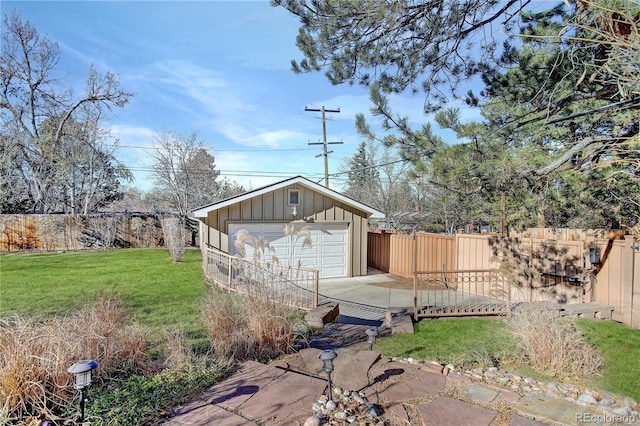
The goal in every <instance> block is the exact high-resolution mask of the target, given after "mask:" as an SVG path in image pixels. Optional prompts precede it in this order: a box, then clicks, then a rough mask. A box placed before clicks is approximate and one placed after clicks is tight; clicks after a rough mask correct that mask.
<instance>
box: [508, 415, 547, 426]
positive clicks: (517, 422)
mask: <svg viewBox="0 0 640 426" xmlns="http://www.w3.org/2000/svg"><path fill="white" fill-rule="evenodd" d="M545 425H546V423H541V422H538V421H535V420H531V419H528V418H526V417H522V416H519V415H517V414H516V415H515V416H513V417H511V422H509V426H545Z"/></svg>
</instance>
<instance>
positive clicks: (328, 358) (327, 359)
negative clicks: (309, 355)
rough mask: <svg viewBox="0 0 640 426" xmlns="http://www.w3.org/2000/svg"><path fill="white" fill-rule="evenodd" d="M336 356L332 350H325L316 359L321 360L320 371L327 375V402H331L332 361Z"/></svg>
mask: <svg viewBox="0 0 640 426" xmlns="http://www.w3.org/2000/svg"><path fill="white" fill-rule="evenodd" d="M337 356H338V354H337V353H335V352H334V351H333V350H331V349H325V350H324V351H322V352H320V354H319V355H318V358H320V359H321V360H322V369H323V370H324V372H325V373H327V382H328V385H329V390H328V392H327V393H328V394H329V395H328V396H329V401H332V399H331V398H332V396H331V394H332V392H333V388H332V387H331V372H332V371H333V360H334V359H335V358H336V357H337Z"/></svg>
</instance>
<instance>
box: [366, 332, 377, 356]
mask: <svg viewBox="0 0 640 426" xmlns="http://www.w3.org/2000/svg"><path fill="white" fill-rule="evenodd" d="M365 333H367V342H369V350H370V351H371V350H373V344H374V343H376V337H378V330H377V329H375V328H370V329H368V330H367V331H365Z"/></svg>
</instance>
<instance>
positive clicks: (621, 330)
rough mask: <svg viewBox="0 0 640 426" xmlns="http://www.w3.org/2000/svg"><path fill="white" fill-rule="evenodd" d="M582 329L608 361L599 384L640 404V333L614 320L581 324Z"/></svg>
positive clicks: (579, 324)
mask: <svg viewBox="0 0 640 426" xmlns="http://www.w3.org/2000/svg"><path fill="white" fill-rule="evenodd" d="M577 324H578V329H579V330H580V331H581V332H582V333H583V334H584V335H585V336H586V338H587V341H588V342H589V343H591V344H592V345H594V346H595V347H597V348H598V352H600V354H601V355H602V356H604V359H605V365H604V373H603V375H602V377H601V378H600V379H598V380H597V383H598V384H599V386H600V387H602V388H603V389H607V390H611V391H613V392H616V393H621V394H623V395H628V396H630V397H632V398H633V399H635V400H636V401H640V330H634V329H632V328H630V327H626V326H625V325H623V324H620V323H617V322H613V321H588V320H580V321H578V323H577Z"/></svg>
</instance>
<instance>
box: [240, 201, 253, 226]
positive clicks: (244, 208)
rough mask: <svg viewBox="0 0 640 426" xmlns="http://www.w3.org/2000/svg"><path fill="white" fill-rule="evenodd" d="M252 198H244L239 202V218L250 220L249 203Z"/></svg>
mask: <svg viewBox="0 0 640 426" xmlns="http://www.w3.org/2000/svg"><path fill="white" fill-rule="evenodd" d="M252 201H253V199H251V200H245V201H243V202H242V203H240V218H241V220H247V221H249V220H251V212H252V210H251V203H252Z"/></svg>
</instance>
